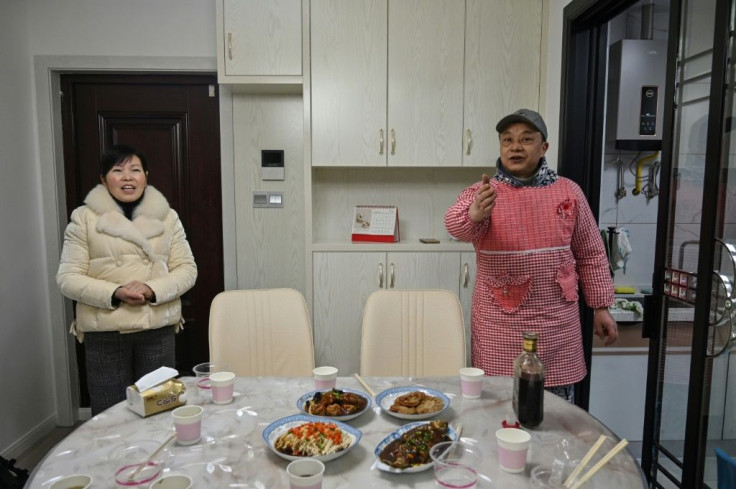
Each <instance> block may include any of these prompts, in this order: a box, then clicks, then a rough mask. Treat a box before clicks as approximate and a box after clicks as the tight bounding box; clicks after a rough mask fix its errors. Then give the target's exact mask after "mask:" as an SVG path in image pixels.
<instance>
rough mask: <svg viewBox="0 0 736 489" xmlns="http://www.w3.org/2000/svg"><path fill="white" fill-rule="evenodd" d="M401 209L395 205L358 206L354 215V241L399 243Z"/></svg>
mask: <svg viewBox="0 0 736 489" xmlns="http://www.w3.org/2000/svg"><path fill="white" fill-rule="evenodd" d="M399 239H400V234H399V208H398V207H396V206H395V205H356V206H355V212H354V214H353V241H377V242H383V243H397V242H398V241H399Z"/></svg>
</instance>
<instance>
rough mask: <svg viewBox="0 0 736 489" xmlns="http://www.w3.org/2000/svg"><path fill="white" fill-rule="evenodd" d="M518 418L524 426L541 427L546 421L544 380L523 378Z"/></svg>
mask: <svg viewBox="0 0 736 489" xmlns="http://www.w3.org/2000/svg"><path fill="white" fill-rule="evenodd" d="M516 407H517V411H518V412H517V413H516V417H517V418H518V420H519V423H521V425H522V426H530V427H534V426H539V425H540V424H541V423H542V420H543V419H544V380H541V379H537V378H534V377H529V378H527V377H525V376H524V375H522V376H521V378H520V379H519V401H518V406H516Z"/></svg>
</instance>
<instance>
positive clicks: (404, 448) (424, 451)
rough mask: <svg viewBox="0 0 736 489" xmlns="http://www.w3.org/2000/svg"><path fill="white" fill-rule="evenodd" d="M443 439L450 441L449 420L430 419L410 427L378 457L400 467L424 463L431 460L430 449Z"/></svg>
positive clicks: (392, 465)
mask: <svg viewBox="0 0 736 489" xmlns="http://www.w3.org/2000/svg"><path fill="white" fill-rule="evenodd" d="M443 441H450V437H449V436H448V435H447V422H446V421H439V420H436V421H430V422H428V423H426V424H422V425H421V426H417V427H416V428H412V429H410V430H409V431H407V432H406V433H404V434H403V435H401V437H400V438H398V439H396V440H394V441H392V442H391V443H389V444H388V445H386V447H385V448H384V449H383V450H382V451H381V453H380V455H379V456H378V458H379V459H380V460H381V462H383V463H385V464H386V465H390V466H391V467H396V468H399V469H405V468H407V467H412V466H414V465H423V464H426V463H429V461H430V459H429V449H430V448H432V447H433V446H435V445H436V444H437V443H440V442H443Z"/></svg>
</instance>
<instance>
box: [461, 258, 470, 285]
mask: <svg viewBox="0 0 736 489" xmlns="http://www.w3.org/2000/svg"><path fill="white" fill-rule="evenodd" d="M469 281H470V271H469V270H468V264H467V263H463V288H464V289H467V288H468V282H469Z"/></svg>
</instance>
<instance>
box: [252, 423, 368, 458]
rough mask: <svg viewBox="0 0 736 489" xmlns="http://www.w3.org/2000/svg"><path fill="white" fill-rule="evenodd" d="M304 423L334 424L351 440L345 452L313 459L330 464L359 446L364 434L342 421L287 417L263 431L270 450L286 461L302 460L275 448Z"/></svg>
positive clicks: (341, 451)
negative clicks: (278, 442) (293, 429)
mask: <svg viewBox="0 0 736 489" xmlns="http://www.w3.org/2000/svg"><path fill="white" fill-rule="evenodd" d="M304 423H334V424H336V425H337V427H338V428H340V430H342V435H343V436H345V437H348V438H349V439H350V446H348V447H347V448H345V449H344V450H340V451H339V452H334V453H329V454H327V455H319V456H315V457H312V458H316V459H317V460H319V461H321V462H329V461H330V460H333V459H336V458H337V457H340V456H342V455H345V454H346V453H347V452H348V450H350V449H351V448H353V447H354V446H355V445H357V444H358V442H359V441H360V438H361V437H362V436H363V433H362V432H361V431H360V430H358V429H355V428H353V427H352V426H348V425H346V424H345V423H342V422H340V421H332V420H328V419H325V418H320V417H317V416H307V415H305V414H295V415H293V416H287V417H285V418H281V419H279V420H277V421H274V422H273V423H271V424H270V425H268V426H266V429H264V430H263V441H265V442H266V445H268V448H270V449H271V451H272V452H273V453H275V454H276V455H278V456H279V457H282V458H285V459H286V460H299V459H300V458H304V457H299V456H296V455H289V454H286V453H281V452H279V451H278V450H276V448H275V447H274V444H275V443H276V440H277V439H278V438H279V437H280V436H281V435H283V434H284V433H286V432H287V431H289V430H290V429H291V428H295V427H297V426H299V425H301V424H304Z"/></svg>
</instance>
